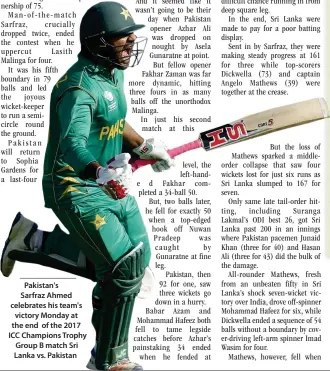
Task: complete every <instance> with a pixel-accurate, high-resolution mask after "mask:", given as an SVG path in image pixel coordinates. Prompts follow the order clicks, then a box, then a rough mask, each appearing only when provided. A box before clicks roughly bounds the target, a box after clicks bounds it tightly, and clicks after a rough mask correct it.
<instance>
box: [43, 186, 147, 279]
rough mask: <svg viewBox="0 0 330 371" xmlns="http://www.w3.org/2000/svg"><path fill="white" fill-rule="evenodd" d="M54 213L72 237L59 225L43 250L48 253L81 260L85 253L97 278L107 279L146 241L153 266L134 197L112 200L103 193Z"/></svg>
mask: <svg viewBox="0 0 330 371" xmlns="http://www.w3.org/2000/svg"><path fill="white" fill-rule="evenodd" d="M53 211H54V213H55V214H56V216H57V217H58V219H59V220H60V221H61V222H62V223H63V225H64V226H65V228H66V229H67V230H68V231H69V234H67V233H65V232H64V231H62V230H61V228H60V227H58V226H56V227H55V229H54V230H53V231H52V232H51V233H50V234H49V236H48V238H47V240H46V242H45V246H44V247H43V250H44V252H45V253H46V254H58V255H60V256H63V257H65V258H68V259H70V260H73V261H77V259H78V256H79V251H80V250H81V251H82V252H83V253H84V255H85V256H86V257H87V259H88V260H89V261H90V262H91V263H92V264H93V266H94V269H95V274H96V278H97V279H98V280H103V279H104V277H105V276H106V274H107V273H108V272H109V270H111V269H112V268H113V267H114V262H116V261H117V260H118V259H119V258H120V257H122V256H123V255H124V254H125V253H126V252H127V251H129V250H131V249H132V247H135V246H137V245H138V244H139V243H140V242H143V244H144V246H145V248H146V255H145V257H146V258H145V260H146V262H145V264H146V266H148V265H149V261H150V255H151V252H150V244H149V239H148V235H147V231H146V228H145V225H144V223H143V220H142V217H141V214H140V211H139V208H138V205H137V202H136V200H135V198H134V197H133V196H130V195H127V196H126V197H125V198H123V199H121V200H112V199H111V198H109V197H108V196H107V195H106V194H105V193H103V191H101V190H100V192H98V193H97V194H93V195H91V196H90V197H86V198H84V199H82V200H80V201H79V203H77V204H75V205H74V206H73V207H72V208H71V209H60V210H53Z"/></svg>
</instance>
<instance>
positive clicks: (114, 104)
mask: <svg viewBox="0 0 330 371" xmlns="http://www.w3.org/2000/svg"><path fill="white" fill-rule="evenodd" d="M104 98H105V99H106V100H108V101H109V102H110V104H108V112H111V111H113V110H115V109H116V108H117V102H116V101H114V99H115V98H114V97H113V95H112V93H111V92H110V91H107V90H106V91H105V92H104Z"/></svg>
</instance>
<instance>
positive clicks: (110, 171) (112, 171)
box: [96, 153, 133, 200]
mask: <svg viewBox="0 0 330 371" xmlns="http://www.w3.org/2000/svg"><path fill="white" fill-rule="evenodd" d="M130 158H131V156H130V154H129V153H121V154H120V155H117V156H116V157H115V158H114V159H113V160H112V161H111V162H110V163H109V164H108V167H107V168H105V167H99V168H98V170H97V174H96V176H97V179H96V182H97V183H98V184H99V185H100V186H101V187H102V189H103V191H104V192H105V193H106V194H107V195H109V196H110V197H111V198H113V199H115V200H118V199H121V198H124V197H125V196H126V195H127V194H128V193H129V189H130V186H131V183H132V175H133V173H132V167H131V165H130V164H129V163H128V162H129V160H130Z"/></svg>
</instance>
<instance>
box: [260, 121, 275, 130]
mask: <svg viewBox="0 0 330 371" xmlns="http://www.w3.org/2000/svg"><path fill="white" fill-rule="evenodd" d="M273 123H274V120H273V119H269V120H268V121H266V122H262V123H261V124H258V128H261V127H263V126H272V125H273Z"/></svg>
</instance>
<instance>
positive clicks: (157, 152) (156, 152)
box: [133, 138, 175, 172]
mask: <svg viewBox="0 0 330 371" xmlns="http://www.w3.org/2000/svg"><path fill="white" fill-rule="evenodd" d="M133 152H135V153H136V154H137V155H138V156H139V157H140V159H142V160H158V161H157V162H155V163H154V164H152V165H151V166H152V168H153V170H154V171H156V172H161V171H164V170H167V169H169V168H170V167H172V166H174V165H175V161H174V159H173V158H171V156H170V155H169V154H168V153H167V147H166V145H165V144H164V143H163V142H162V141H156V140H155V139H154V138H152V139H147V140H145V141H144V142H143V143H142V144H141V145H140V146H139V147H137V148H135V149H133Z"/></svg>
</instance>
